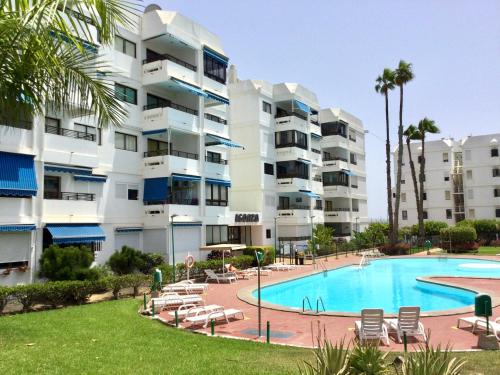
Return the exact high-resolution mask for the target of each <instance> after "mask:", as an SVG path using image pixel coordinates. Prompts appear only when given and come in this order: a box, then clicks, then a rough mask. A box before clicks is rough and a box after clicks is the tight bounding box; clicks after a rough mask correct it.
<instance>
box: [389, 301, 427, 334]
mask: <svg viewBox="0 0 500 375" xmlns="http://www.w3.org/2000/svg"><path fill="white" fill-rule="evenodd" d="M384 322H385V324H387V326H388V328H389V330H391V329H393V330H395V331H396V335H397V337H398V342H399V343H401V342H402V337H403V334H405V333H406V335H407V336H422V338H423V340H424V341H427V336H426V334H425V328H424V325H423V324H422V322H420V307H418V306H415V307H413V306H407V307H406V306H404V307H400V308H399V314H398V317H397V318H396V319H384Z"/></svg>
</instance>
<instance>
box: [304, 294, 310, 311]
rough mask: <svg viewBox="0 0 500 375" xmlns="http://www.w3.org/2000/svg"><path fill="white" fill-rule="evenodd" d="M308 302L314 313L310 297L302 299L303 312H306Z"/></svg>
mask: <svg viewBox="0 0 500 375" xmlns="http://www.w3.org/2000/svg"><path fill="white" fill-rule="evenodd" d="M306 301H307V304H308V305H309V310H311V311H312V306H311V301H310V300H309V297H307V296H306V297H304V298H303V299H302V312H305V311H306V307H305V306H306V305H305V302H306Z"/></svg>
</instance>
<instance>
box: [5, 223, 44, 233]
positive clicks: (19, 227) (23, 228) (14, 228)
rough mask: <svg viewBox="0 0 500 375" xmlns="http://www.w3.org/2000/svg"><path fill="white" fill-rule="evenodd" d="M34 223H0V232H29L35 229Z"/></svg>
mask: <svg viewBox="0 0 500 375" xmlns="http://www.w3.org/2000/svg"><path fill="white" fill-rule="evenodd" d="M35 229H36V226H35V224H9V225H0V232H31V231H32V230H35Z"/></svg>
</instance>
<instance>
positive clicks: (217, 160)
mask: <svg viewBox="0 0 500 375" xmlns="http://www.w3.org/2000/svg"><path fill="white" fill-rule="evenodd" d="M205 160H206V161H207V162H208V163H215V164H222V165H227V160H226V159H221V158H214V157H213V156H205Z"/></svg>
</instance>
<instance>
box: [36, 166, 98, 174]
mask: <svg viewBox="0 0 500 375" xmlns="http://www.w3.org/2000/svg"><path fill="white" fill-rule="evenodd" d="M43 169H44V170H45V172H62V173H73V174H78V175H83V176H90V175H91V174H92V168H85V167H70V166H66V165H58V164H45V165H44V167H43Z"/></svg>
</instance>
